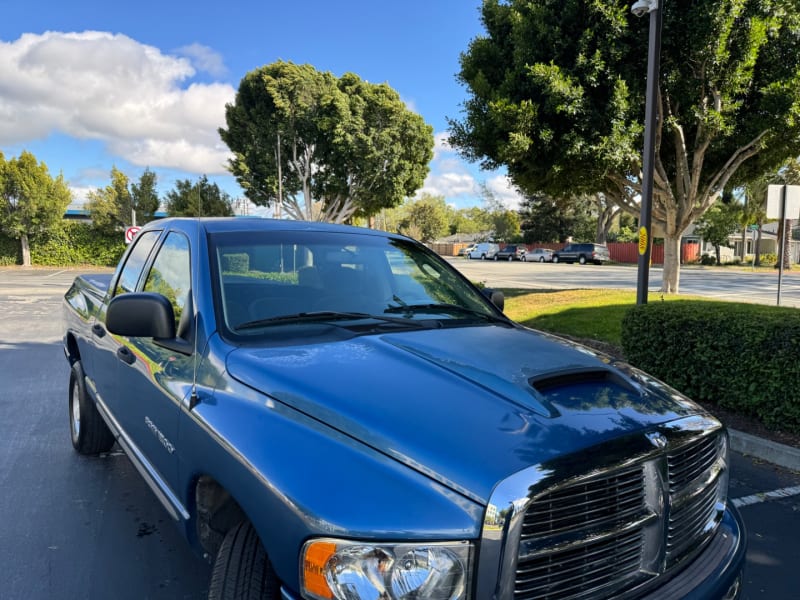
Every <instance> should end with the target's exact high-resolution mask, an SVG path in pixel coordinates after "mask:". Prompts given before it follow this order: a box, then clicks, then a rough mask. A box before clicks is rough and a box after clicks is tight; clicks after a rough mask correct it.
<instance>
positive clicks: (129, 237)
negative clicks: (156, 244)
mask: <svg viewBox="0 0 800 600" xmlns="http://www.w3.org/2000/svg"><path fill="white" fill-rule="evenodd" d="M140 229H141V227H128V228H127V229H126V230H125V243H126V244H130V243H131V242H132V241H133V237H134V236H135V235H136V234H137V233H139V230H140Z"/></svg>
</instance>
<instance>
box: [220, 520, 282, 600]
mask: <svg viewBox="0 0 800 600" xmlns="http://www.w3.org/2000/svg"><path fill="white" fill-rule="evenodd" d="M280 597H281V586H280V583H279V582H278V577H277V575H275V571H274V570H273V568H272V563H270V562H269V558H268V557H267V553H266V551H265V550H264V546H262V545H261V540H259V539H258V534H257V533H256V530H255V529H253V526H252V525H251V524H250V523H248V522H247V521H244V522H242V523H239V524H238V525H237V526H236V527H234V528H233V529H231V530H230V531H229V532H228V533H227V534H226V535H225V539H224V540H222V545H221V546H220V547H219V552H217V557H216V559H215V560H214V569H213V571H212V572H211V583H210V584H209V586H208V600H280Z"/></svg>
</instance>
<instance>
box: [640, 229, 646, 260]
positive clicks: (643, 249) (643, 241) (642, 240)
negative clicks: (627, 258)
mask: <svg viewBox="0 0 800 600" xmlns="http://www.w3.org/2000/svg"><path fill="white" fill-rule="evenodd" d="M645 252H647V227H640V228H639V255H640V256H644V253H645Z"/></svg>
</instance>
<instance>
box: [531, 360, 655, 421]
mask: <svg viewBox="0 0 800 600" xmlns="http://www.w3.org/2000/svg"><path fill="white" fill-rule="evenodd" d="M528 382H529V383H530V386H531V387H532V388H533V389H534V390H535V391H536V392H537V393H538V394H539V395H540V397H541V398H542V399H543V400H544V402H545V403H547V404H552V405H553V406H555V407H559V408H562V409H568V410H571V411H574V410H581V409H588V408H602V407H607V408H615V409H620V408H624V407H626V406H630V405H631V404H633V403H638V402H641V400H642V398H643V390H642V389H641V388H640V387H639V386H638V385H637V384H636V383H634V382H633V381H631V380H629V379H627V378H625V377H623V376H622V375H621V374H619V373H616V372H614V371H610V370H607V369H597V368H573V369H563V370H560V371H558V372H556V373H543V374H541V375H538V376H536V377H532V378H531V379H530V380H529V381H528Z"/></svg>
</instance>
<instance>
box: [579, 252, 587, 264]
mask: <svg viewBox="0 0 800 600" xmlns="http://www.w3.org/2000/svg"><path fill="white" fill-rule="evenodd" d="M578 262H579V263H580V264H582V265H585V264H586V257H585V256H584V255H583V254H581V255H580V256H579V257H578Z"/></svg>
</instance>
